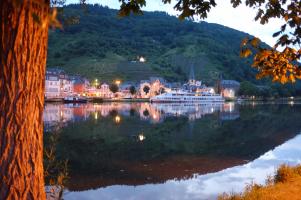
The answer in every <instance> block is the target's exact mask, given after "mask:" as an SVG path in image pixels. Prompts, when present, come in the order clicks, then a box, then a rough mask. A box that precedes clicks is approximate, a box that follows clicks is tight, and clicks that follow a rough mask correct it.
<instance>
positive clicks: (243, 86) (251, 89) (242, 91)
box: [239, 81, 258, 96]
mask: <svg viewBox="0 0 301 200" xmlns="http://www.w3.org/2000/svg"><path fill="white" fill-rule="evenodd" d="M239 95H245V96H257V95H258V89H257V87H256V86H255V85H254V84H252V83H251V82H249V81H243V82H241V83H240V88H239Z"/></svg>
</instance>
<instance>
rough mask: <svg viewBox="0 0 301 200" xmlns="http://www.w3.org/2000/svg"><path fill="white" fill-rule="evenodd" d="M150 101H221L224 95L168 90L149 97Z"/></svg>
mask: <svg viewBox="0 0 301 200" xmlns="http://www.w3.org/2000/svg"><path fill="white" fill-rule="evenodd" d="M150 101H151V102H158V103H159V102H162V103H164V102H166V103H167V102H199V103H219V102H220V103H222V102H224V101H225V99H224V97H223V96H221V95H219V94H214V93H209V92H200V93H197V92H190V91H185V90H177V91H170V92H167V93H163V94H160V95H157V96H154V97H152V98H150Z"/></svg>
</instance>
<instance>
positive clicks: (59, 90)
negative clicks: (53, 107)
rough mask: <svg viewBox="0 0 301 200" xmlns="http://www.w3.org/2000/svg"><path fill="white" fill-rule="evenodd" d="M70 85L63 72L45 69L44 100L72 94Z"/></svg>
mask: <svg viewBox="0 0 301 200" xmlns="http://www.w3.org/2000/svg"><path fill="white" fill-rule="evenodd" d="M72 90H73V88H72V84H71V80H70V78H69V77H68V75H67V74H66V73H65V71H64V70H60V69H54V68H51V69H47V71H46V77H45V98H59V97H65V96H68V95H69V94H70V93H72Z"/></svg>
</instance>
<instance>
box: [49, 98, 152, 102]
mask: <svg viewBox="0 0 301 200" xmlns="http://www.w3.org/2000/svg"><path fill="white" fill-rule="evenodd" d="M87 100H88V102H92V103H102V102H149V98H136V99H115V98H114V99H108V98H99V97H88V98H87ZM45 102H46V103H48V102H49V103H51V102H52V103H53V102H61V103H63V102H64V98H48V99H45Z"/></svg>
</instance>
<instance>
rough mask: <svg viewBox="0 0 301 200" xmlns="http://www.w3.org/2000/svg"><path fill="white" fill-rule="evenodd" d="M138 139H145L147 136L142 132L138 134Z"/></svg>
mask: <svg viewBox="0 0 301 200" xmlns="http://www.w3.org/2000/svg"><path fill="white" fill-rule="evenodd" d="M138 140H139V141H143V140H145V136H144V135H143V133H141V134H139V135H138Z"/></svg>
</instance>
